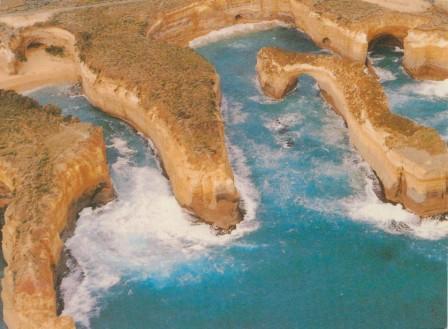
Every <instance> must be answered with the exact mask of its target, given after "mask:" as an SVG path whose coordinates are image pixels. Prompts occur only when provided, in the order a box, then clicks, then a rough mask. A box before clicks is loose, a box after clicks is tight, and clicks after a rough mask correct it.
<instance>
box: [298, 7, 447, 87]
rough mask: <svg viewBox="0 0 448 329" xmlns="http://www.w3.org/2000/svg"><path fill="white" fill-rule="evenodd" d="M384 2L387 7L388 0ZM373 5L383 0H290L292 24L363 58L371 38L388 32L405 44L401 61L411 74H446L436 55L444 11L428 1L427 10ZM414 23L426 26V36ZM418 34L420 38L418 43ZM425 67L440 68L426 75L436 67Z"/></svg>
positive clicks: (440, 44)
mask: <svg viewBox="0 0 448 329" xmlns="http://www.w3.org/2000/svg"><path fill="white" fill-rule="evenodd" d="M388 3H389V5H388V6H387V7H389V8H390V7H391V5H393V3H391V2H390V1H388ZM378 4H382V1H368V2H363V1H351V0H328V1H324V2H320V1H315V0H291V13H292V14H293V15H294V17H295V22H296V25H297V27H298V28H300V29H302V30H303V31H304V32H305V33H307V34H308V35H309V36H310V37H311V38H312V39H313V41H314V42H316V44H318V45H319V46H321V47H325V48H329V49H331V50H333V51H335V52H336V53H338V54H340V55H342V56H344V57H346V58H349V59H351V60H354V61H358V62H362V63H364V62H365V61H366V59H367V54H368V50H369V45H370V44H371V43H372V42H374V41H375V39H376V38H378V37H382V36H385V35H389V36H393V37H395V38H397V39H398V40H400V41H401V42H402V43H404V54H405V58H407V60H405V61H404V66H405V68H406V69H407V70H408V71H409V72H410V73H411V74H414V73H415V75H416V77H421V76H424V77H425V78H431V79H440V78H448V75H447V66H446V56H442V55H441V52H442V51H444V50H445V49H446V48H445V45H444V42H443V41H441V39H443V38H444V37H442V35H444V34H445V33H444V32H443V31H444V30H445V26H446V24H447V22H448V16H447V15H446V14H444V13H442V12H441V11H440V10H437V9H436V8H435V7H432V6H431V7H429V9H427V10H426V11H418V12H415V11H414V12H413V11H409V10H406V11H397V10H392V9H387V8H384V7H382V6H379V5H378ZM382 5H384V4H382ZM414 5H415V3H413V6H414ZM392 7H393V8H394V9H400V8H398V7H399V6H398V7H397V6H392ZM395 7H396V8H395ZM401 10H403V9H401ZM419 28H425V35H423V34H422V32H421V31H420V30H419ZM423 36H424V37H425V40H426V42H424V43H423V42H421V41H422V40H423V39H421V37H423ZM439 50H440V51H439ZM428 68H440V69H441V70H440V71H439V72H437V74H430V73H433V72H436V70H432V69H428ZM421 72H425V73H426V74H420V73H421Z"/></svg>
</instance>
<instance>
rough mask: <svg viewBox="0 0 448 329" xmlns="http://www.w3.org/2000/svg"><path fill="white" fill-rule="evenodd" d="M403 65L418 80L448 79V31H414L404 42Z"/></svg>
mask: <svg viewBox="0 0 448 329" xmlns="http://www.w3.org/2000/svg"><path fill="white" fill-rule="evenodd" d="M404 48H405V49H406V51H405V54H404V59H403V63H404V66H405V68H406V70H407V71H408V72H409V73H410V74H411V75H412V76H413V77H415V78H417V79H432V80H444V79H447V78H448V56H447V54H448V30H438V31H434V30H425V29H415V30H412V31H411V32H410V33H409V34H408V36H407V37H406V39H405V40H404Z"/></svg>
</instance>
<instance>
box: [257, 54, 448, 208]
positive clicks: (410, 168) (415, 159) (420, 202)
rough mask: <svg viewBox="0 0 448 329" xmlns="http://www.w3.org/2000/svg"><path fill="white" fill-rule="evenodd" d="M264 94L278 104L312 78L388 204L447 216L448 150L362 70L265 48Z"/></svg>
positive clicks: (261, 63) (261, 60) (260, 62)
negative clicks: (395, 107)
mask: <svg viewBox="0 0 448 329" xmlns="http://www.w3.org/2000/svg"><path fill="white" fill-rule="evenodd" d="M257 73H258V76H259V81H260V84H261V87H262V89H263V91H264V92H265V93H266V94H267V95H269V96H271V97H273V98H276V99H280V98H282V97H284V96H285V95H286V94H287V93H288V91H290V90H292V89H293V88H294V87H295V85H296V83H297V78H298V77H299V76H300V75H303V74H307V75H311V76H312V77H314V78H315V79H316V81H317V83H318V84H319V87H320V88H321V90H322V91H323V94H324V95H325V98H326V99H327V100H328V101H329V102H330V104H331V105H332V106H333V107H334V109H335V110H336V112H337V113H339V114H340V115H341V116H342V117H343V118H344V120H345V121H346V123H347V126H348V129H349V135H350V139H351V142H352V143H353V145H354V146H355V147H356V149H357V150H358V151H359V153H360V154H361V156H362V157H363V158H364V159H365V160H366V161H367V162H368V163H369V165H370V166H371V167H372V168H373V170H374V171H375V172H376V174H377V175H378V177H379V179H380V181H381V183H382V185H383V187H384V191H385V195H386V198H387V199H388V200H389V201H392V202H399V203H401V204H403V205H404V207H406V208H407V209H409V210H410V211H412V212H414V213H416V214H418V215H420V216H431V215H438V214H442V213H446V212H448V199H447V196H446V189H447V173H448V149H447V147H446V144H445V142H444V141H443V140H442V138H441V137H440V136H439V135H438V133H437V131H435V130H434V129H432V128H427V127H423V126H420V125H418V124H416V123H414V122H413V121H411V120H409V119H406V118H403V117H400V116H398V115H395V114H393V113H391V112H390V111H389V108H388V103H387V98H386V95H385V94H384V92H383V88H382V86H381V84H380V83H379V81H378V79H377V77H376V76H374V74H372V73H369V71H368V70H367V68H365V66H364V65H362V64H359V63H356V62H352V61H348V60H346V59H340V58H338V57H334V56H323V55H307V54H301V53H290V52H285V51H282V50H280V49H276V48H263V49H262V50H261V51H260V52H259V54H258V59H257Z"/></svg>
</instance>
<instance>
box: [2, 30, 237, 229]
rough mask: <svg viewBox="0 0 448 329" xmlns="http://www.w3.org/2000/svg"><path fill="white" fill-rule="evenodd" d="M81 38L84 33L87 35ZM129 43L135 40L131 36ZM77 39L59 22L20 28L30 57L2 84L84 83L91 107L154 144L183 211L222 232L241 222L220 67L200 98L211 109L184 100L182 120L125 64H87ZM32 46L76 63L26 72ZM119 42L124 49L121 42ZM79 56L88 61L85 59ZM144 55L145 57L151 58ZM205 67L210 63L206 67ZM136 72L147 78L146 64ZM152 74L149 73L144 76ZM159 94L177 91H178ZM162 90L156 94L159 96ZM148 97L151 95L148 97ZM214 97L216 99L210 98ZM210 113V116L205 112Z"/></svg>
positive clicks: (14, 45) (17, 48) (17, 44)
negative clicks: (115, 68)
mask: <svg viewBox="0 0 448 329" xmlns="http://www.w3.org/2000/svg"><path fill="white" fill-rule="evenodd" d="M78 37H79V38H82V35H78ZM144 40H147V39H144ZM78 41H79V40H78ZM128 42H133V43H135V42H136V41H135V39H132V40H131V39H129V41H128ZM75 44H76V38H75V36H74V34H73V33H70V32H68V31H67V30H65V29H62V28H59V27H54V26H48V27H46V26H39V27H27V28H25V29H22V31H21V33H19V34H17V35H16V36H15V37H14V38H12V39H11V41H10V46H11V49H14V53H15V54H16V55H17V54H18V55H19V56H21V57H26V58H27V61H26V62H24V63H21V62H16V67H17V72H18V74H17V75H10V76H8V77H6V78H5V79H3V81H0V86H2V87H4V88H5V87H9V88H11V87H12V88H16V89H19V90H20V87H22V86H23V85H25V86H30V84H31V86H32V87H37V86H39V85H45V84H48V83H55V82H63V81H76V80H78V81H81V82H82V86H83V90H84V93H85V94H86V96H87V97H88V98H89V100H90V101H91V102H92V104H94V105H96V106H98V107H100V108H101V109H102V110H103V111H105V112H107V113H109V114H111V115H113V116H116V117H118V118H121V119H123V120H125V121H126V122H128V123H129V124H131V125H132V126H134V127H135V128H136V129H137V130H139V131H141V132H142V133H144V134H145V135H146V136H148V137H149V138H150V139H151V140H152V141H153V143H154V145H155V147H156V148H157V150H158V153H159V155H160V157H161V160H162V162H163V166H164V169H165V170H166V173H167V175H168V177H169V178H170V182H171V185H172V188H173V191H174V194H175V196H176V198H177V200H178V201H179V203H180V204H181V205H182V206H183V207H184V208H185V209H187V210H188V211H190V212H191V213H192V214H194V215H195V216H197V217H199V218H200V219H202V220H203V221H205V222H207V223H210V224H212V225H214V226H216V227H217V228H219V229H223V230H229V229H232V228H234V227H235V225H236V224H237V223H238V222H239V221H240V220H241V214H240V210H239V193H238V191H237V190H236V188H235V184H234V177H233V173H232V169H231V166H230V162H229V159H228V155H227V150H226V147H225V136H224V125H223V122H222V119H221V117H220V114H219V102H220V90H219V79H218V77H217V75H216V74H215V72H214V70H213V69H210V70H209V71H208V73H207V74H208V79H210V82H211V84H207V87H206V88H207V89H208V90H206V91H207V94H206V98H205V99H203V100H201V101H196V102H195V104H198V106H201V104H207V107H210V106H212V108H207V107H205V108H203V109H202V112H201V111H199V109H197V108H196V109H195V108H193V107H189V106H188V104H184V105H183V106H182V104H179V111H183V113H184V112H185V113H184V114H182V116H183V117H182V118H179V117H178V116H179V115H180V114H178V113H176V112H175V110H176V111H177V109H173V108H169V106H170V105H169V104H166V103H165V102H160V101H154V98H151V97H149V96H148V92H147V91H145V92H143V91H141V90H139V86H138V84H134V85H132V84H130V83H126V82H125V80H126V78H127V77H128V76H130V74H126V68H124V70H123V74H124V75H118V76H114V75H112V76H111V75H109V74H108V73H107V70H102V69H95V68H94V66H95V65H94V64H88V63H87V61H86V60H87V59H88V56H85V55H83V54H80V51H79V49H77V48H76V47H75ZM30 45H43V47H48V46H50V45H51V46H56V47H60V48H62V49H64V59H63V60H64V61H68V62H70V63H71V65H70V64H67V65H65V66H63V65H59V66H58V65H55V64H57V63H60V62H61V61H62V59H60V58H54V59H53V61H52V62H53V63H54V64H53V65H51V64H50V65H48V69H46V71H45V72H44V73H40V72H39V71H38V72H37V73H36V71H32V70H30V72H31V73H30V74H27V72H23V71H22V69H23V68H27V67H28V65H29V62H32V61H33V59H32V58H33V53H32V52H33V51H36V50H34V49H33V48H32V49H31V50H30V49H29V48H30ZM119 46H120V47H122V45H121V44H120V45H119ZM136 48H137V47H136ZM146 48H147V46H146V45H142V48H141V49H137V51H143V52H144V51H146ZM195 56H197V55H195ZM28 57H29V58H28ZM81 57H83V59H84V60H81ZM142 57H143V58H144V59H145V60H146V59H147V58H148V57H147V56H142ZM197 57H199V56H197ZM201 60H202V59H201ZM204 62H205V61H204ZM43 63H45V62H42V61H41V62H40V65H38V66H37V67H36V70H38V69H41V68H42V65H43ZM138 64H139V63H138V62H135V63H134V65H138ZM67 67H69V68H70V69H67ZM206 67H207V68H208V67H209V66H208V64H207V66H206ZM99 72H101V74H99ZM137 73H138V74H139V75H140V74H141V75H142V76H143V79H144V78H145V76H144V74H145V72H144V69H142V67H141V66H140V67H139V71H138V72H137ZM152 73H153V72H150V73H148V75H147V76H146V77H149V76H151V75H152ZM34 77H35V79H34ZM198 78H200V76H198ZM193 79H194V77H193ZM152 86H153V87H154V85H152ZM161 92H164V93H172V92H173V90H162V91H161ZM161 92H158V93H157V95H158V96H160V94H161ZM185 96H186V97H187V95H185ZM201 96H203V95H200V94H198V95H192V96H188V97H189V98H190V99H191V100H193V101H195V99H197V98H199V97H201ZM144 97H147V99H148V100H147V101H143V100H142V98H144ZM169 97H170V101H176V100H177V99H176V97H175V95H171V96H169ZM209 97H213V99H208V98H209ZM173 112H174V113H173ZM204 112H205V113H207V115H204ZM189 118H191V122H192V123H193V124H194V125H197V126H198V129H195V130H194V131H192V130H191V129H190V128H189V127H183V126H182V125H183V124H184V123H185V121H187V119H189ZM181 119H182V120H181ZM200 125H202V128H200V127H199V126H200ZM205 125H208V126H209V127H207V126H205ZM210 134H213V135H210Z"/></svg>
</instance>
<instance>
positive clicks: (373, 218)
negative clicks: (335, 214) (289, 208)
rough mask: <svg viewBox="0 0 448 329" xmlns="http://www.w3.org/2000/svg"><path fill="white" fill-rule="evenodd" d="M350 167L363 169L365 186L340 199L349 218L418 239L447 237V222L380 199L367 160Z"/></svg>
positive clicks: (374, 178) (375, 181)
mask: <svg viewBox="0 0 448 329" xmlns="http://www.w3.org/2000/svg"><path fill="white" fill-rule="evenodd" d="M350 166H351V167H353V166H355V167H357V168H353V169H354V170H358V171H359V170H361V171H362V173H363V175H362V177H363V181H364V186H365V188H364V190H363V191H362V190H360V191H359V192H358V194H357V195H356V196H355V197H352V198H348V199H346V200H344V201H343V204H344V207H345V211H346V212H347V214H348V215H349V216H350V217H351V218H352V219H354V220H360V221H365V222H369V223H372V224H373V225H375V226H377V227H378V228H380V229H382V230H384V231H387V232H389V233H392V234H408V235H411V236H414V237H417V238H420V239H427V240H438V239H443V238H446V237H447V236H448V221H442V220H439V219H436V218H427V219H421V218H420V217H419V216H417V215H414V214H412V213H410V212H408V211H407V210H405V209H403V207H402V206H401V205H394V204H391V203H387V202H383V201H382V200H380V199H379V198H378V196H377V194H376V193H375V189H378V182H377V179H376V177H375V176H374V174H373V172H372V170H371V169H370V168H369V167H368V165H367V163H365V162H363V161H361V162H359V163H357V164H352V165H350ZM353 169H352V170H353ZM375 185H377V186H376V187H375Z"/></svg>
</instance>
